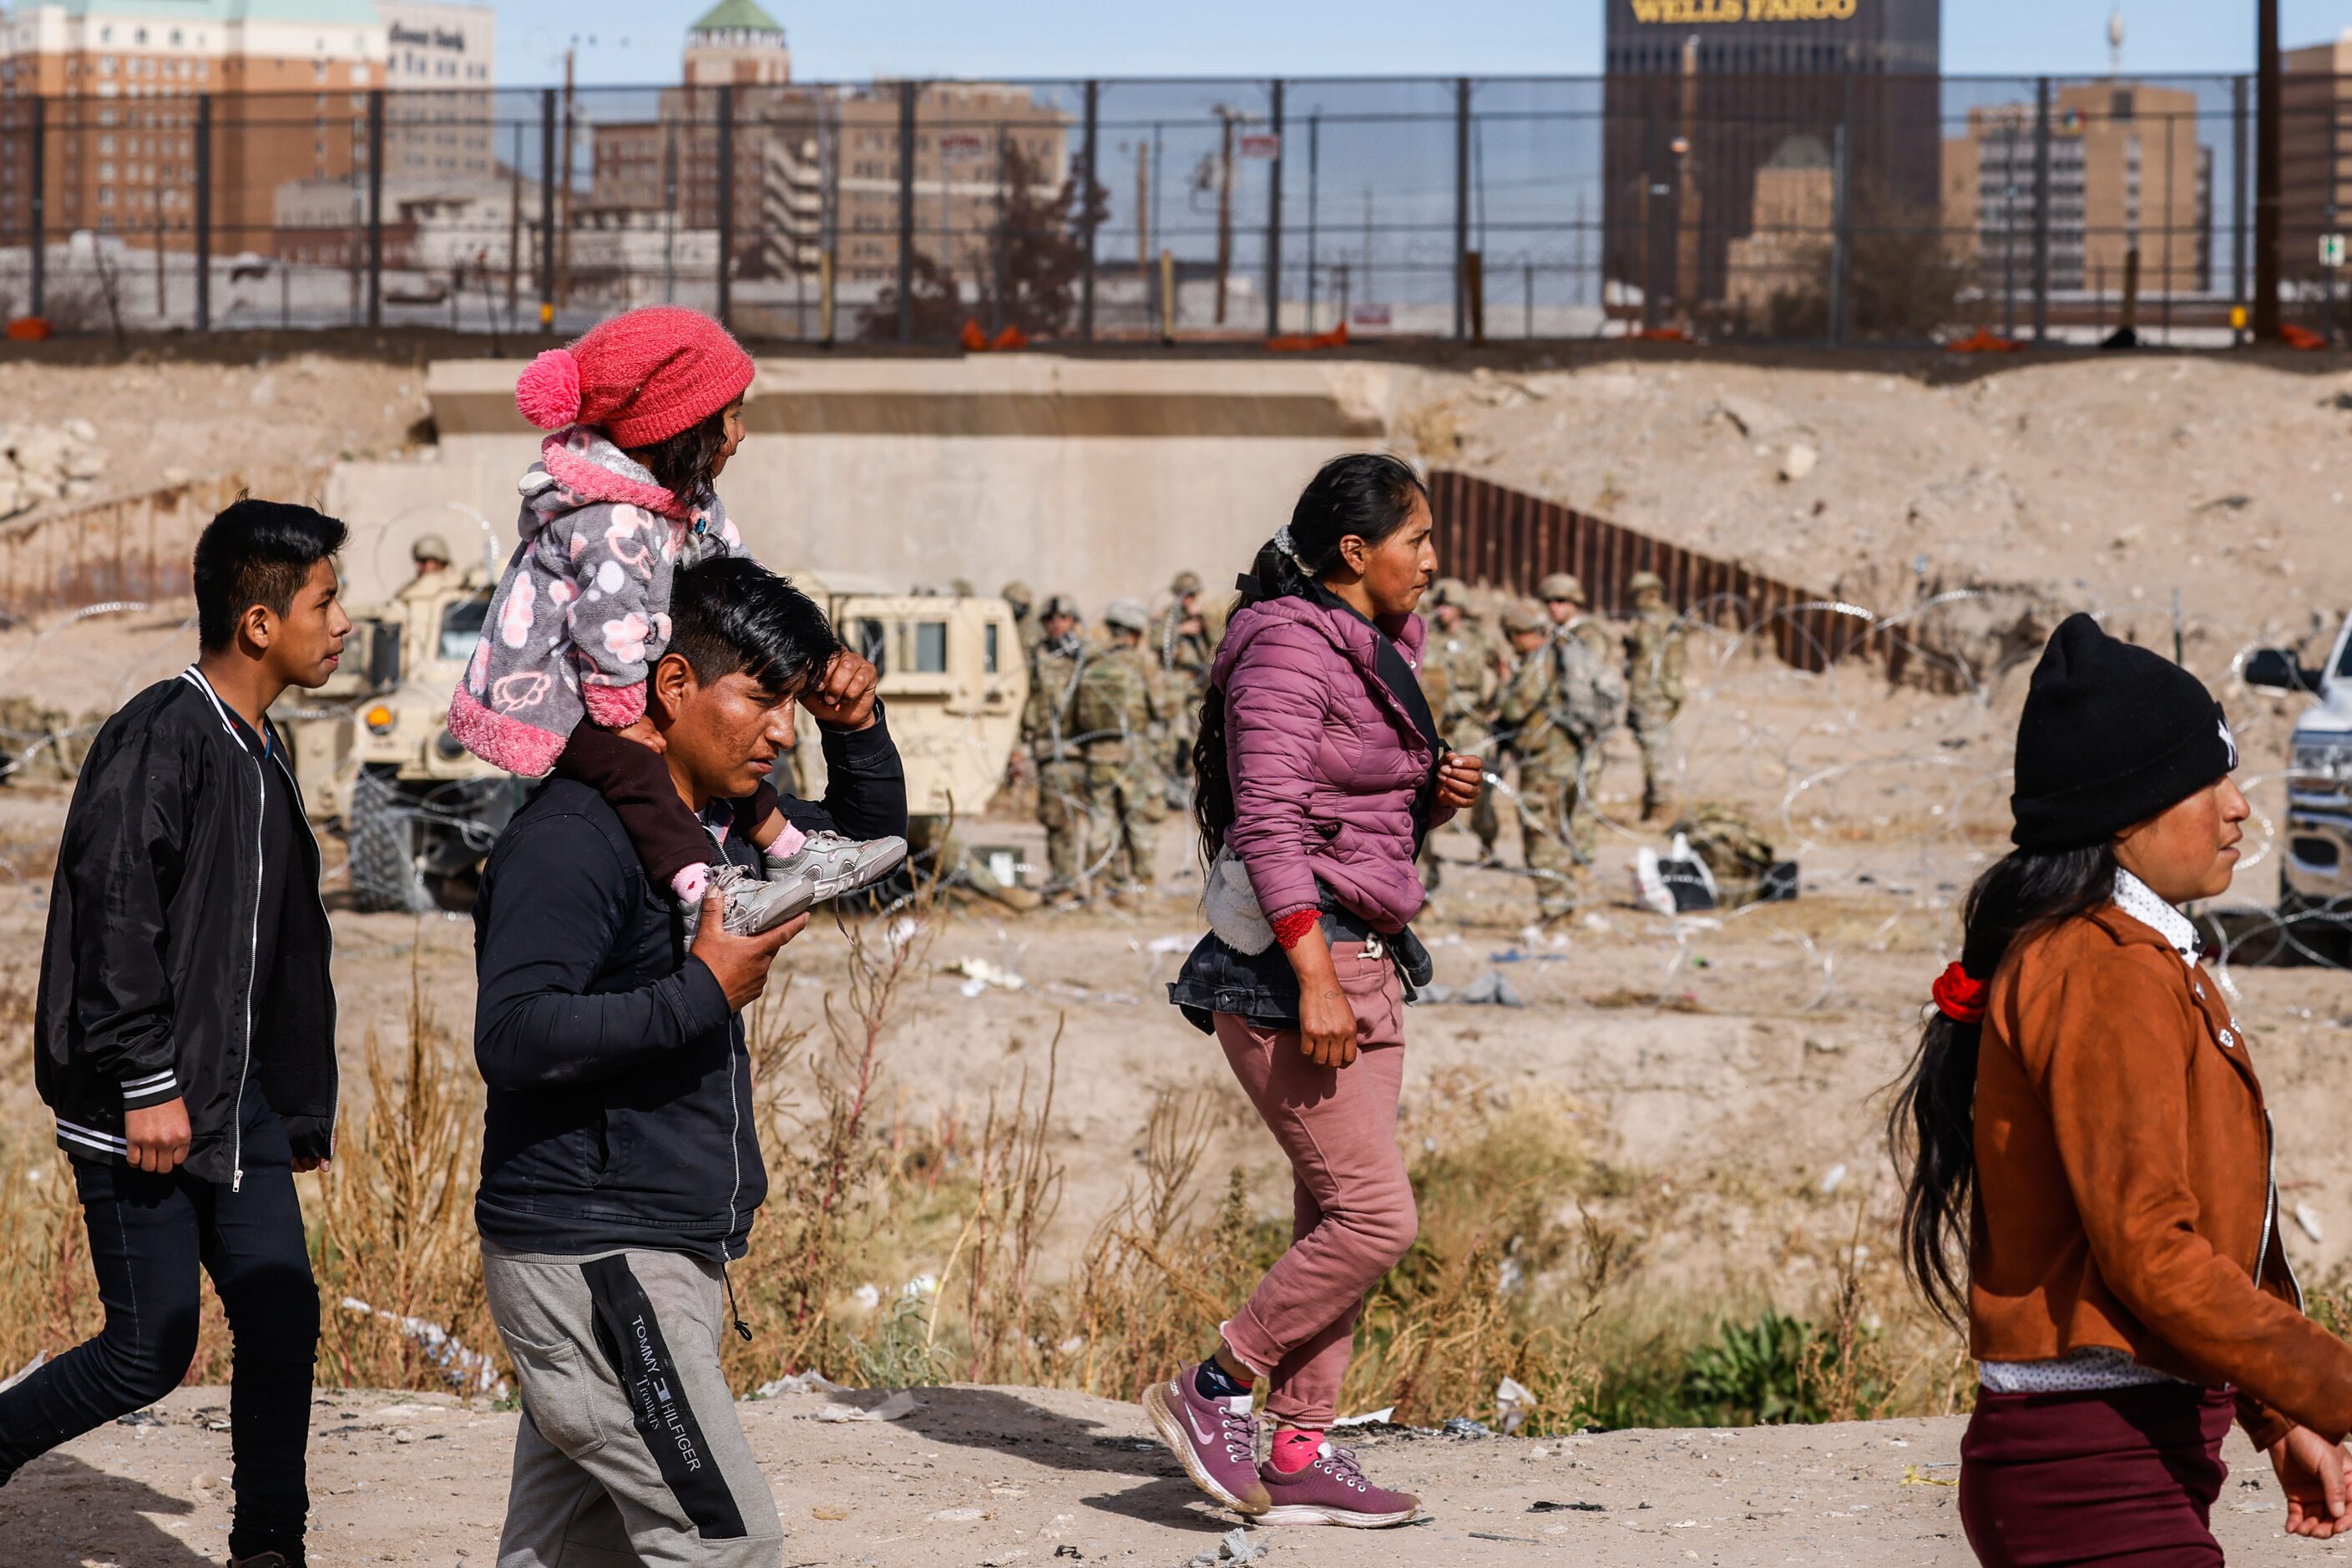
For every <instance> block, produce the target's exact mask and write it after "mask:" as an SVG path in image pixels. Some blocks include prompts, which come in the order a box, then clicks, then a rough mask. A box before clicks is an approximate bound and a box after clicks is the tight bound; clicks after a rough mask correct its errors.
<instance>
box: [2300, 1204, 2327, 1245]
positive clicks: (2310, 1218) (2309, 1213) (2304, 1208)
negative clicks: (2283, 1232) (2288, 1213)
mask: <svg viewBox="0 0 2352 1568" xmlns="http://www.w3.org/2000/svg"><path fill="white" fill-rule="evenodd" d="M2294 1223H2295V1224H2297V1225H2299V1226H2303V1234H2304V1235H2305V1236H2307V1237H2311V1239H2312V1240H2314V1241H2319V1240H2322V1239H2324V1238H2323V1237H2321V1236H2320V1234H2319V1215H2317V1214H2315V1212H2313V1210H2312V1206H2311V1205H2309V1204H2297V1205H2294Z"/></svg>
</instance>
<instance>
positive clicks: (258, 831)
mask: <svg viewBox="0 0 2352 1568" xmlns="http://www.w3.org/2000/svg"><path fill="white" fill-rule="evenodd" d="M180 679H183V680H186V681H189V682H190V683H192V684H193V685H194V687H195V688H196V689H197V690H199V691H202V692H203V693H204V694H205V700H207V701H209V702H210V703H211V704H212V705H213V711H214V712H215V713H216V714H218V715H219V716H220V721H221V728H222V729H224V730H226V731H228V736H229V739H230V740H232V741H235V742H236V748H237V750H238V751H240V752H243V751H245V739H244V737H243V736H241V735H239V734H238V733H237V731H236V725H235V724H233V723H231V722H230V721H229V717H228V704H227V703H226V702H223V701H222V700H220V693H219V692H217V691H215V690H214V689H213V683H212V682H211V681H209V680H206V679H205V674H204V671H202V670H200V669H198V668H196V667H195V666H194V665H193V664H192V665H190V666H188V668H186V669H184V670H182V671H181V672H180ZM261 721H262V723H263V725H264V726H267V725H268V722H269V716H268V714H266V713H265V714H263V715H262V716H261ZM261 743H262V746H263V747H264V748H265V749H267V748H268V745H269V731H268V729H267V728H266V727H265V728H264V730H263V731H262V740H261ZM247 755H248V756H250V755H251V753H250V752H247ZM278 765H279V766H280V767H283V766H284V765H285V764H284V763H279V764H278ZM264 768H265V764H264V763H261V762H260V761H259V760H258V759H256V760H255V761H254V763H253V782H254V784H256V785H257V788H256V790H255V792H254V797H253V805H254V814H253V917H252V920H251V921H250V922H249V923H248V924H247V941H246V949H245V1048H244V1052H243V1054H242V1055H241V1056H240V1057H239V1058H237V1068H236V1126H234V1127H232V1128H230V1129H229V1173H228V1190H229V1191H230V1192H233V1193H239V1192H243V1191H244V1190H245V1080H246V1079H248V1078H250V1077H252V1076H253V970H254V966H255V964H257V963H259V962H260V959H261V879H262V876H263V874H264V867H263V864H262V840H263V839H264V838H265V837H267V834H268V825H269V775H268V773H267V772H265V771H264ZM316 842H317V840H316V839H313V840H312V843H313V844H314V845H315V844H316ZM325 907H326V905H325V902H324V900H323V895H322V896H321V901H320V909H321V910H323V909H325ZM329 940H330V941H332V940H333V939H332V938H331V937H330V938H329Z"/></svg>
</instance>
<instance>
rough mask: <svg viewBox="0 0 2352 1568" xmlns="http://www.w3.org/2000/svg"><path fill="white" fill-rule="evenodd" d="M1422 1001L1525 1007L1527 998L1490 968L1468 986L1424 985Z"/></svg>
mask: <svg viewBox="0 0 2352 1568" xmlns="http://www.w3.org/2000/svg"><path fill="white" fill-rule="evenodd" d="M1421 999H1422V1000H1423V1001H1424V1002H1429V1003H1433V1004H1439V1005H1444V1004H1452V1005H1454V1006H1459V1007H1524V1006H1526V1005H1528V999H1527V998H1526V997H1524V996H1522V995H1520V994H1518V992H1517V991H1516V990H1514V989H1513V988H1512V985H1511V983H1510V982H1509V981H1507V980H1506V979H1504V978H1503V972H1502V971H1501V970H1499V969H1490V970H1488V971H1486V973H1484V974H1482V975H1480V976H1478V978H1477V979H1475V980H1473V981H1472V982H1470V984H1467V985H1424V986H1423V987H1421Z"/></svg>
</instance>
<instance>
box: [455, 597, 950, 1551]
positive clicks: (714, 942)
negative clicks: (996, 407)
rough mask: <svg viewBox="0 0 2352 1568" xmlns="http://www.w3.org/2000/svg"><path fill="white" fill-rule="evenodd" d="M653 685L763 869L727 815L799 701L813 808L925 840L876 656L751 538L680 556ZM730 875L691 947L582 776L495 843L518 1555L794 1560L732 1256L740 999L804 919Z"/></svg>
mask: <svg viewBox="0 0 2352 1568" xmlns="http://www.w3.org/2000/svg"><path fill="white" fill-rule="evenodd" d="M670 611H671V614H672V616H674V617H675V630H674V634H673V637H672V639H671V642H670V647H669V651H668V652H667V653H666V654H665V655H664V656H663V657H662V658H661V659H660V661H659V662H658V663H656V665H655V667H654V669H653V672H652V674H651V676H650V677H649V679H648V680H647V690H646V717H647V718H648V719H650V720H651V721H652V722H653V725H654V728H655V729H656V731H659V732H660V735H661V738H662V742H663V745H664V752H663V756H664V758H665V760H666V761H667V764H668V769H669V773H670V778H671V781H672V783H673V784H675V785H676V787H677V792H678V795H679V796H680V798H682V799H683V800H685V802H686V803H687V805H689V806H691V807H692V808H693V809H694V810H695V811H696V812H698V813H699V814H701V815H702V816H703V818H704V821H705V823H706V825H708V826H711V827H712V828H713V858H717V857H718V856H719V855H721V854H723V855H725V856H726V857H727V858H730V859H732V860H733V861H734V862H735V863H736V864H738V865H740V866H742V867H744V868H747V869H749V870H751V872H752V873H753V874H754V875H757V874H759V872H760V870H761V856H760V852H759V851H758V849H756V848H755V847H751V844H750V841H749V839H748V838H747V837H745V835H744V833H743V832H742V831H741V830H740V829H742V828H746V827H748V826H751V825H750V824H738V823H733V822H731V821H730V818H729V813H728V810H727V805H728V802H730V801H732V800H740V799H741V798H743V797H745V796H748V795H750V794H751V792H752V790H753V789H754V788H756V787H757V786H758V784H760V782H761V780H762V779H763V778H765V777H766V776H767V775H768V774H769V773H771V772H772V770H773V769H774V768H775V766H776V765H777V764H778V763H780V762H781V761H782V760H783V759H784V758H785V757H786V756H787V755H788V754H789V752H790V751H791V748H792V745H793V707H794V705H795V703H796V702H797V703H798V705H800V706H802V707H805V708H806V709H807V710H809V712H810V713H811V714H813V715H814V717H815V719H816V721H817V723H818V725H819V727H820V729H821V730H822V731H823V735H824V757H825V769H826V779H827V785H826V791H825V798H824V804H823V805H810V804H809V803H807V802H803V801H795V800H793V799H791V798H790V797H786V798H785V800H784V801H783V808H784V812H785V815H786V816H789V817H791V818H792V820H793V822H794V823H795V824H796V825H797V826H800V827H801V828H802V829H803V831H806V832H811V833H814V832H819V831H823V830H825V829H835V830H838V831H840V832H844V833H846V834H848V835H850V836H851V837H856V838H873V837H882V836H886V835H904V834H905V832H906V830H907V790H906V779H905V775H904V773H903V772H902V770H901V768H900V766H899V763H898V749H897V748H896V747H895V746H894V745H892V743H891V741H890V734H889V731H888V729H887V727H886V725H885V724H884V722H883V714H882V709H881V705H880V704H879V703H878V702H877V700H875V695H874V684H875V671H874V667H873V666H872V665H870V664H868V663H866V661H865V660H864V659H861V658H857V657H856V656H855V655H854V654H850V653H848V652H845V651H844V650H843V649H842V648H841V647H840V645H839V644H838V643H837V642H836V641H835V638H834V636H833V632H832V629H831V628H830V627H829V626H826V625H825V621H824V615H823V613H822V612H821V611H819V610H818V609H817V607H816V606H815V605H814V604H812V603H811V602H810V601H809V600H808V599H807V598H806V597H805V596H804V595H802V594H801V593H800V592H799V591H798V590H797V589H795V588H793V586H792V585H791V584H788V583H786V582H785V581H784V580H783V579H782V578H781V577H778V576H776V575H774V574H772V573H770V572H768V571H766V570H764V569H763V568H761V567H760V566H759V565H757V564H755V563H752V562H751V561H748V560H744V559H741V558H730V559H722V560H717V561H711V562H707V563H703V564H700V565H697V566H693V567H689V568H688V569H687V570H686V571H683V572H681V573H679V574H678V576H677V584H676V586H675V588H674V589H673V590H672V595H671V601H670ZM721 912H722V911H721V910H720V906H719V903H718V902H717V901H716V895H715V894H714V895H713V901H711V902H709V903H708V904H706V906H705V909H704V913H703V918H702V921H701V922H700V929H699V931H698V933H697V935H696V937H695V939H694V942H693V946H692V949H691V950H690V951H688V949H687V948H686V946H685V942H684V924H683V921H680V920H679V918H678V917H677V910H676V908H675V905H674V904H673V902H672V900H670V899H669V898H668V896H667V889H665V888H663V887H662V886H661V885H659V884H658V883H656V882H655V881H654V880H652V879H649V878H648V877H647V876H646V871H645V868H644V867H643V866H642V865H641V864H640V863H639V861H638V859H637V855H636V851H635V848H634V847H632V846H631V844H630V840H629V837H628V834H627V832H626V831H625V829H624V828H623V827H622V826H621V822H620V818H619V817H617V816H614V812H613V808H612V807H611V806H610V805H607V804H606V803H605V801H604V798H603V797H602V796H601V795H598V794H597V793H596V791H595V790H594V789H593V788H592V787H591V786H589V785H587V784H582V783H580V782H578V781H576V780H572V779H569V778H565V777H562V776H561V775H559V776H557V777H555V778H554V779H552V780H551V781H550V782H549V783H548V784H545V785H544V786H542V787H541V789H540V791H539V793H538V794H537V795H534V796H532V798H531V799H530V801H529V802H528V803H526V804H525V805H524V806H523V808H522V810H521V811H520V812H518V813H517V814H516V815H515V818H514V820H513V821H512V822H511V823H509V825H508V826H507V829H506V831H505V833H503V834H502V835H500V836H499V842H498V844H497V845H496V846H495V847H493V848H492V849H491V851H490V858H489V863H488V866H487V867H486V868H485V869H484V871H483V875H482V886H481V892H480V896H479V897H478V899H477V900H476V902H475V905H474V931H475V966H476V972H477V974H478V979H479V982H480V990H479V994H478V999H477V1002H476V1007H475V1015H474V1058H475V1061H476V1062H477V1063H478V1066H479V1067H480V1068H481V1072H482V1077H483V1079H484V1080H485V1081H486V1082H487V1083H488V1086H489V1098H488V1110H487V1116H486V1123H485V1135H484V1141H483V1150H482V1182H481V1188H480V1190H479V1192H478V1194H477V1196H476V1200H475V1205H474V1217H475V1223H476V1225H477V1226H478V1228H479V1229H480V1231H481V1234H482V1272H483V1279H484V1282H485V1284H486V1285H487V1287H488V1295H489V1305H490V1315H491V1317H492V1318H493V1319H495V1320H496V1321H497V1322H498V1325H499V1332H500V1334H501V1335H502V1336H503V1337H504V1338H505V1340H506V1344H507V1349H508V1352H509V1354H510V1355H511V1356H512V1357H513V1360H514V1365H515V1371H516V1373H517V1374H518V1375H519V1377H520V1382H521V1384H522V1404H523V1420H522V1425H521V1427H520V1430H519V1431H518V1432H517V1433H516V1436H515V1459H514V1475H513V1479H512V1481H511V1483H510V1485H509V1493H508V1500H507V1519H506V1527H505V1530H504V1532H503V1535H502V1539H501V1541H500V1542H499V1561H500V1562H501V1563H569V1562H572V1561H575V1560H580V1561H584V1560H587V1559H590V1558H593V1560H594V1561H597V1562H600V1563H601V1562H605V1561H611V1562H614V1563H626V1562H646V1563H672V1564H693V1565H695V1568H774V1565H775V1564H776V1563H779V1562H780V1561H781V1559H782V1547H783V1531H782V1524H781V1523H780V1521H778V1519H777V1515H776V1506H775V1500H774V1499H773V1497H772V1495H771V1494H770V1492H769V1490H768V1487H767V1483H766V1481H765V1479H763V1478H762V1477H761V1473H760V1469H759V1466H758V1464H757V1463H756V1462H755V1461H754V1460H753V1458H752V1457H751V1447H750V1446H749V1445H748V1444H747V1443H746V1442H745V1441H744V1438H743V1431H742V1427H741V1426H740V1423H739V1422H738V1421H737V1420H736V1417H735V1412H734V1396H733V1394H732V1393H731V1392H730V1389H729V1388H728V1386H727V1382H726V1379H725V1377H724V1376H723V1375H722V1374H721V1373H720V1371H719V1344H720V1342H721V1341H722V1339H723V1337H724V1335H725V1333H726V1331H727V1325H728V1323H729V1322H730V1320H731V1319H733V1317H734V1314H733V1311H732V1310H731V1303H730V1301H729V1300H727V1291H726V1276H725V1268H726V1265H727V1264H728V1263H729V1262H730V1260H732V1259H734V1258H740V1257H742V1256H743V1252H744V1248H745V1245H746V1243H747V1240H748V1238H749V1237H750V1235H751V1216H752V1215H753V1213H754V1212H755V1211H756V1210H757V1209H758V1208H759V1206H760V1203H761V1199H762V1198H764V1197H765V1196H766V1195H767V1188H768V1182H767V1172H766V1170H765V1168H764V1166H763V1165H762V1164H761V1159H760V1141H759V1131H758V1129H757V1127H756V1126H755V1125H754V1124H753V1118H752V1112H751V1107H752V1104H753V1100H752V1094H751V1057H750V1055H749V1053H748V1052H747V1051H746V1050H745V1048H744V1040H743V1026H742V1021H741V1019H740V1017H739V1016H738V1015H739V1014H740V1011H741V1010H742V1009H743V1008H744V1007H745V1006H747V1005H750V1003H751V1000H752V999H753V998H754V997H756V996H758V995H759V994H761V990H762V989H763V988H764V987H765V985H766V984H767V977H768V969H769V965H770V963H772V961H773V960H774V958H775V955H776V953H777V952H778V950H779V949H781V948H782V946H783V944H784V943H785V942H788V941H790V940H791V939H792V938H793V936H794V935H796V934H797V933H798V932H799V931H801V929H802V928H803V926H804V925H805V924H806V923H807V917H806V916H805V915H803V916H800V917H798V918H796V919H794V920H793V921H789V922H787V923H786V924H784V925H782V926H779V927H777V928H776V929H774V930H773V931H767V932H765V933H763V934H761V935H759V936H755V937H743V936H738V935H735V934H733V933H731V932H730V931H726V930H725V929H724V924H723V921H722V920H721Z"/></svg>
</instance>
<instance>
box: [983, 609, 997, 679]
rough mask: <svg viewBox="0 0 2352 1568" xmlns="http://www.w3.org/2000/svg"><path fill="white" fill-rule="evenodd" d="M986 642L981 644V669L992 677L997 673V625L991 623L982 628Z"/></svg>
mask: <svg viewBox="0 0 2352 1568" xmlns="http://www.w3.org/2000/svg"><path fill="white" fill-rule="evenodd" d="M980 629H981V632H982V635H983V638H984V640H983V641H982V644H981V651H980V662H981V668H982V669H983V670H985V671H986V672H987V673H988V674H990V675H994V674H995V673H996V623H995V622H994V621H991V622H989V623H988V625H986V626H982V627H981V628H980Z"/></svg>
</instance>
